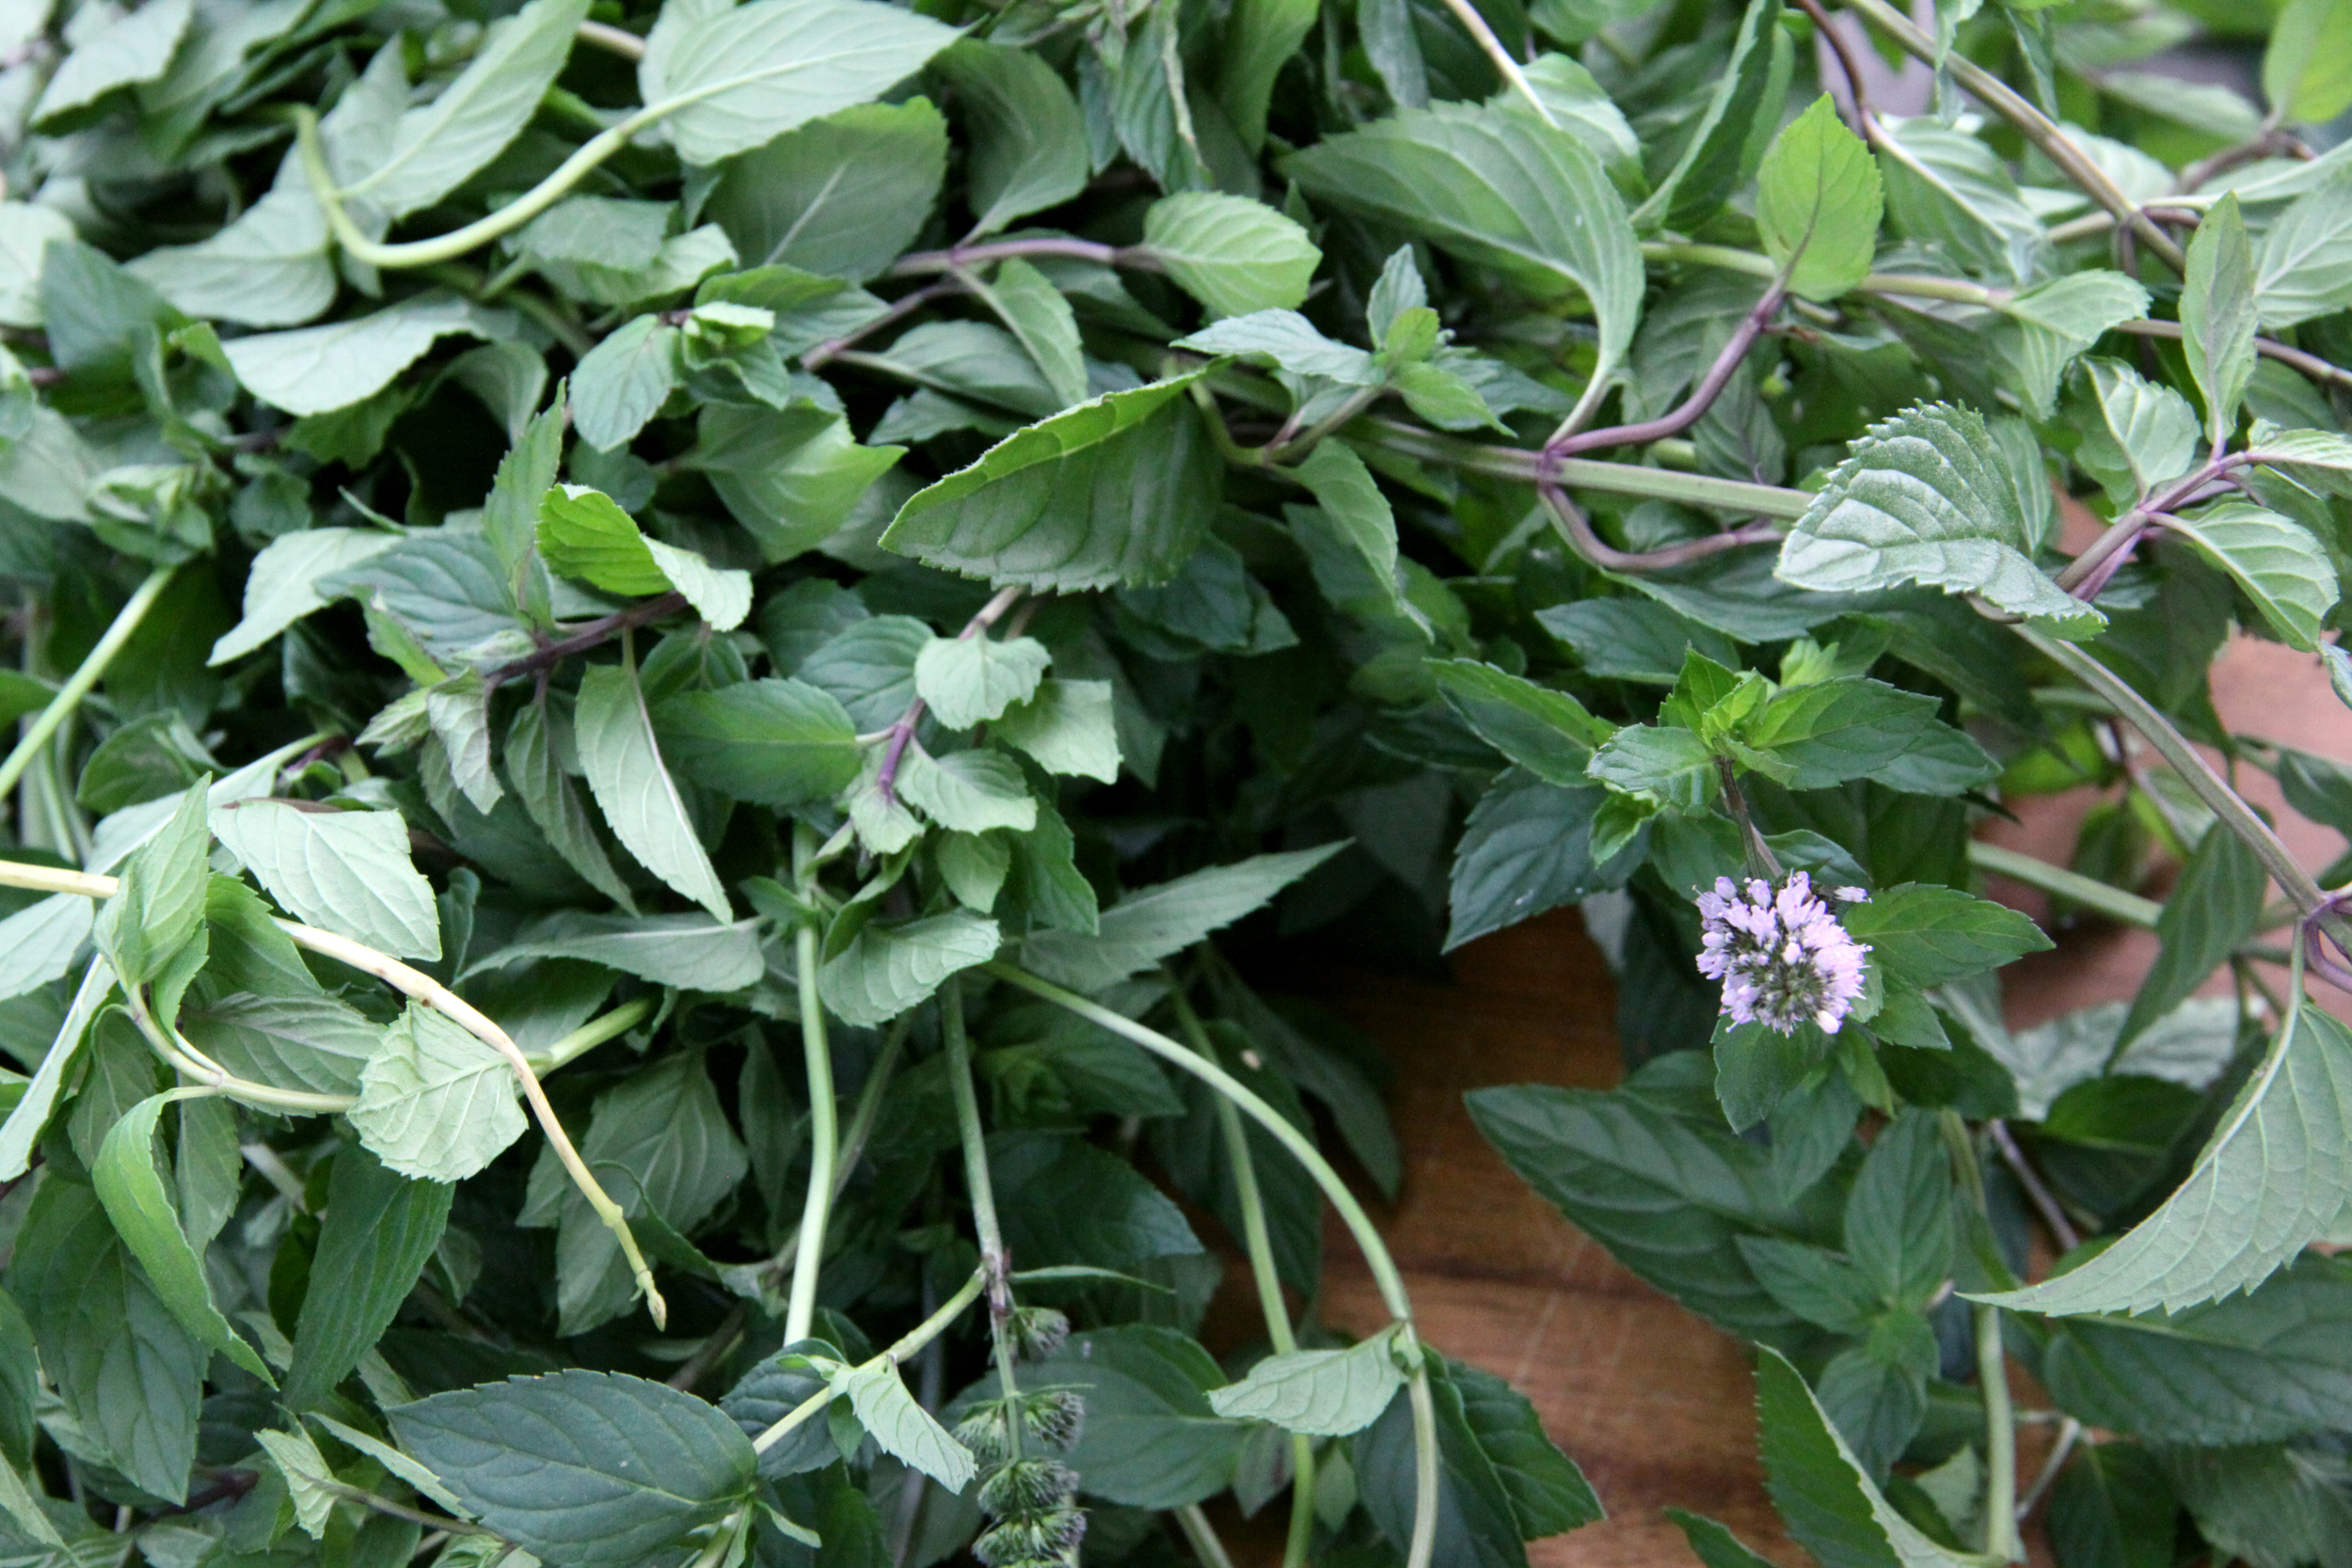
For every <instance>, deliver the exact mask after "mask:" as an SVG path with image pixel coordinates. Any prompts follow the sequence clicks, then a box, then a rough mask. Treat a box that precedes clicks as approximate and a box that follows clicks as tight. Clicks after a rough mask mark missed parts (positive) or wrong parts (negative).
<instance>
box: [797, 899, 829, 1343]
mask: <svg viewBox="0 0 2352 1568" xmlns="http://www.w3.org/2000/svg"><path fill="white" fill-rule="evenodd" d="M793 958H794V959H795V962H796V964H797V966H798V968H799V970H800V986H801V1053H802V1056H803V1060H804V1061H805V1062H806V1063H807V1066H808V1127H809V1154H808V1196H807V1198H806V1199H805V1201H804V1202H803V1205H802V1208H801V1234H800V1237H799V1239H798V1242H797V1244H796V1245H795V1247H794V1251H793V1258H792V1296H791V1300H790V1302H789V1304H788V1305H787V1307H786V1310H785V1317H784V1342H785V1343H786V1344H787V1345H789V1344H793V1343H795V1342H797V1341H799V1340H802V1339H805V1338H808V1331H809V1326H810V1324H812V1323H815V1322H816V1319H817V1278H818V1271H819V1270H820V1269H822V1268H823V1266H824V1260H825V1219H826V1215H827V1213H828V1212H829V1211H830V1210H831V1209H832V1207H833V1180H834V1159H835V1158H836V1156H837V1155H838V1153H839V1146H838V1142H837V1138H838V1119H837V1113H836V1110H835V1107H834V1102H833V1053H832V1051H831V1049H830V1048H829V1047H828V1046H827V1044H826V1042H825V1005H824V1003H823V1002H821V1001H820V1000H818V995H817V927H814V926H808V925H803V927H801V928H800V930H799V931H798V932H797V933H796V934H795V935H794V937H793Z"/></svg>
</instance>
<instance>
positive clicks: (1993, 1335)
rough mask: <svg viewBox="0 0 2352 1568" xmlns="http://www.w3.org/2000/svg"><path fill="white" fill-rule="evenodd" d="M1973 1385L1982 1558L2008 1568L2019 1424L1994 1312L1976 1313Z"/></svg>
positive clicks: (2013, 1541) (2013, 1540)
mask: <svg viewBox="0 0 2352 1568" xmlns="http://www.w3.org/2000/svg"><path fill="white" fill-rule="evenodd" d="M1977 1381H1978V1382H1979V1383H1980V1384H1982V1385H1983V1389H1982V1392H1983V1395H1984V1467H1985V1481H1984V1555H1985V1559H1986V1560H1987V1561H1988V1562H1990V1563H1993V1564H1996V1565H2000V1568H2006V1565H2007V1564H2008V1563H2009V1562H2010V1561H2011V1560H2014V1559H2015V1558H2016V1556H2017V1420H2016V1416H2015V1413H2014V1411H2013V1410H2012V1409H2011V1408H2010V1398H2009V1357H2008V1356H2007V1355H2006V1354H2003V1352H2002V1350H2001V1309H2000V1308H1999V1307H1985V1306H1979V1307H1978V1308H1977Z"/></svg>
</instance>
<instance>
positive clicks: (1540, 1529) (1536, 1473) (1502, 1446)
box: [1445, 1361, 1604, 1541]
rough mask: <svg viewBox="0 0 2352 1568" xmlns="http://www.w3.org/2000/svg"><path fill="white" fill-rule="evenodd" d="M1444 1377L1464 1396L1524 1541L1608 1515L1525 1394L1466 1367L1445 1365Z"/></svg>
mask: <svg viewBox="0 0 2352 1568" xmlns="http://www.w3.org/2000/svg"><path fill="white" fill-rule="evenodd" d="M1445 1376H1446V1381H1447V1382H1448V1383H1450V1384H1451V1385H1453V1386H1454V1392H1455V1393H1456V1394H1458V1395H1459V1396H1460V1397H1461V1401H1462V1418H1463V1420H1464V1422H1465V1423H1466V1424H1467V1425H1468V1426H1469V1428H1470V1433H1471V1435H1472V1436H1474V1437H1475V1438H1477V1440H1478V1447H1479V1449H1481V1450H1482V1451H1483V1452H1484V1453H1485V1454H1486V1461H1487V1463H1488V1464H1490V1465H1493V1466H1494V1471H1495V1477H1496V1479H1497V1480H1498V1481H1501V1482H1502V1491H1503V1495H1504V1496H1505V1497H1508V1498H1509V1499H1510V1503H1511V1516H1512V1518H1514V1519H1515V1520H1517V1521H1518V1532H1519V1538H1520V1539H1521V1540H1523V1541H1540V1540H1542V1539H1543V1538H1544V1537H1546V1536H1548V1535H1558V1534H1560V1533H1562V1532H1563V1531H1565V1530H1572V1529H1580V1528H1582V1527H1584V1526H1586V1525H1589V1524H1592V1523H1594V1522H1595V1521H1597V1520H1598V1519H1600V1518H1602V1517H1603V1516H1604V1515H1603V1513H1602V1510H1601V1506H1600V1499H1599V1498H1598V1497H1595V1496H1594V1495H1593V1488H1592V1486H1591V1484H1590V1483H1589V1482H1587V1481H1585V1479H1584V1473H1583V1472H1582V1471H1581V1470H1580V1469H1578V1468H1577V1467H1576V1461H1574V1460H1572V1459H1570V1458H1569V1457H1568V1456H1567V1455H1566V1454H1565V1453H1562V1452H1561V1451H1560V1449H1558V1448H1557V1447H1556V1446H1555V1445H1554V1444H1553V1443H1552V1441H1551V1439H1550V1438H1549V1436H1547V1435H1545V1433H1544V1426H1543V1422H1542V1421H1541V1420H1540V1419H1538V1418H1537V1417H1536V1415H1535V1407H1534V1405H1533V1404H1531V1403H1530V1402H1528V1399H1527V1396H1526V1395H1524V1394H1521V1393H1520V1392H1518V1390H1517V1389H1515V1388H1513V1387H1512V1386H1510V1385H1509V1384H1507V1383H1505V1382H1503V1381H1502V1379H1501V1378H1499V1377H1497V1376H1495V1374H1494V1373H1492V1372H1489V1371H1487V1370H1485V1369H1483V1368H1479V1367H1473V1366H1470V1364H1469V1363H1467V1362H1462V1361H1448V1362H1446V1363H1445Z"/></svg>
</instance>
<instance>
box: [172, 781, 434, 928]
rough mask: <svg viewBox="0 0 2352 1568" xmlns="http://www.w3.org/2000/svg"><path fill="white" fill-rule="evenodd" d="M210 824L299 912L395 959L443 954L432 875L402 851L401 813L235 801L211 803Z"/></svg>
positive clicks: (234, 852) (248, 867)
mask: <svg viewBox="0 0 2352 1568" xmlns="http://www.w3.org/2000/svg"><path fill="white" fill-rule="evenodd" d="M212 829H213V832H214V834H215V836H216V837H218V838H219V840H220V842H221V846H222V847H224V848H226V849H227V850H228V851H229V852H230V854H232V855H234V856H236V858H237V862H238V863H239V864H241V865H243V866H244V867H245V868H246V870H247V871H250V872H251V873H253V875H254V877H255V878H256V879H259V880H260V882H261V884H262V887H264V888H266V889H268V890H269V895H270V896H271V897H273V898H275V899H277V900H278V903H279V904H280V905H282V906H283V907H284V908H285V910H286V911H287V912H288V913H290V914H292V915H293V916H294V918H295V919H296V920H299V921H302V922H304V923H305V924H307V925H311V926H316V927H319V928H320V929H321V930H326V931H333V932H335V933H336V934H337V935H339V936H346V937H349V938H351V939H352V940H353V941H355V942H365V943H366V944H367V945H369V946H370V947H373V948H374V949H376V951H378V952H380V953H389V954H390V955H391V956H392V957H393V958H439V957H440V956H441V929H440V914H439V911H437V909H436V908H435V906H434V902H433V888H432V884H430V883H429V882H427V881H426V880H425V879H424V878H423V877H421V876H420V875H419V874H418V872H417V869H416V866H415V865H414V863H411V862H410V860H409V858H408V824H407V823H406V822H405V821H403V820H402V819H401V816H400V814H399V813H398V812H389V811H305V810H301V809H298V808H297V807H295V806H293V805H290V804H287V803H284V802H282V801H276V800H239V801H234V802H231V803H230V804H228V805H222V806H215V807H214V808H213V812H212Z"/></svg>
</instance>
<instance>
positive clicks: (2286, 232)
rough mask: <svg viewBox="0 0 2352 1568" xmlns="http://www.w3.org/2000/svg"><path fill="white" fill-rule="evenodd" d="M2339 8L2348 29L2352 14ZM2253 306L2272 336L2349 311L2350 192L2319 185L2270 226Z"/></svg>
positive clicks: (2257, 265)
mask: <svg viewBox="0 0 2352 1568" xmlns="http://www.w3.org/2000/svg"><path fill="white" fill-rule="evenodd" d="M2338 9H2339V10H2341V11H2342V12H2343V13H2344V18H2345V20H2346V22H2347V23H2352V8H2345V7H2341V6H2340V7H2338ZM2346 82H2347V85H2352V76H2347V77H2346ZM2254 303H2255V306H2256V307H2257V309H2258V310H2259V311H2260V314H2261V319H2262V325H2263V326H2264V327H2265V329H2267V330H2271V331H2276V330H2277V329H2278V328H2280V327H2282V326H2294V325H2298V324H2299V323H2302V322H2307V321H2310V320H2311V319H2312V317H2314V316H2325V315H2328V314H2330V313H2332V312H2334V311H2337V310H2341V309H2344V307H2345V306H2347V305H2352V189H2347V188H2346V187H2345V186H2344V184H2342V183H2341V182H2338V183H2330V184H2326V185H2322V186H2320V187H2319V188H2318V189H2317V190H2315V191H2312V192H2311V193H2310V194H2309V195H2307V196H2302V197H2298V198H2296V199H2295V200H2293V201H2291V202H2289V203H2288V204H2287V208H2286V211H2284V212H2282V213H2280V214H2279V215H2278V216H2277V217H2276V218H2274V219H2272V220H2271V224H2270V227H2269V228H2268V229H2266V230H2264V231H2263V237H2262V243H2261V245H2259V246H2258V247H2256V251H2255V257H2254Z"/></svg>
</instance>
